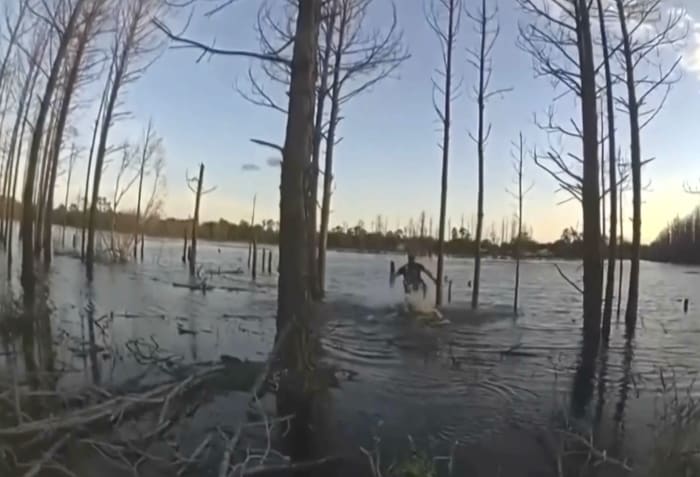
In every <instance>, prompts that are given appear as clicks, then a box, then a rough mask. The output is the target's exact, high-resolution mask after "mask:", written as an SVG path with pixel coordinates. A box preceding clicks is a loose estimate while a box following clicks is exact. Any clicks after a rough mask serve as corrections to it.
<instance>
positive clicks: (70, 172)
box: [61, 145, 77, 248]
mask: <svg viewBox="0 0 700 477" xmlns="http://www.w3.org/2000/svg"><path fill="white" fill-rule="evenodd" d="M76 154H77V151H76V150H75V145H73V148H72V150H71V157H70V159H69V161H70V162H69V164H68V179H67V180H66V199H65V201H64V202H63V209H64V211H63V230H62V231H61V247H63V248H65V247H66V226H67V225H68V199H69V196H70V180H71V178H72V176H73V165H74V163H75V162H74V161H75V157H76Z"/></svg>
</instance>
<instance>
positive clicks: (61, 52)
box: [21, 0, 85, 300]
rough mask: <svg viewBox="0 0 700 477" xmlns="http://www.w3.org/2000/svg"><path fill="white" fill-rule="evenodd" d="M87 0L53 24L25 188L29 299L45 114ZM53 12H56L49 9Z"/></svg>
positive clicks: (77, 0)
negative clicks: (54, 37) (54, 38)
mask: <svg viewBox="0 0 700 477" xmlns="http://www.w3.org/2000/svg"><path fill="white" fill-rule="evenodd" d="M84 4H85V0H75V3H74V4H72V5H68V6H69V7H70V8H69V10H68V11H69V13H68V21H67V22H66V26H65V28H61V27H59V26H58V25H57V23H56V22H55V21H54V22H52V25H51V26H52V27H53V28H54V29H56V30H58V31H57V34H58V48H57V51H56V54H55V55H54V57H53V59H52V64H51V70H50V72H49V76H48V79H47V81H46V87H45V89H44V94H43V96H42V99H41V103H40V104H39V113H38V116H37V120H36V123H35V124H34V132H33V134H32V142H31V146H30V149H29V157H28V158H27V173H26V176H25V181H24V182H25V183H24V192H23V194H22V279H21V281H22V286H23V288H24V290H25V293H26V294H27V299H28V300H32V299H33V296H34V281H35V280H34V254H33V250H32V238H33V237H34V208H33V206H32V197H33V195H34V179H35V175H36V166H37V162H38V160H39V147H40V145H41V141H42V137H43V133H44V123H45V122H46V116H47V114H48V112H49V108H50V106H51V101H52V99H53V96H54V89H55V88H56V83H57V81H58V77H59V74H60V72H61V68H62V66H63V60H64V58H65V56H66V51H67V50H68V43H69V42H70V40H71V38H72V37H73V35H74V33H75V29H76V27H77V25H78V20H79V18H80V15H81V10H82V7H83V6H84ZM47 14H48V15H52V14H53V12H47Z"/></svg>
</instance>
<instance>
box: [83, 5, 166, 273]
mask: <svg viewBox="0 0 700 477" xmlns="http://www.w3.org/2000/svg"><path fill="white" fill-rule="evenodd" d="M165 7H166V3H164V2H162V1H161V0H122V1H121V2H119V4H118V7H117V8H118V10H117V12H116V13H115V17H116V20H115V26H114V38H113V41H112V45H111V50H110V52H111V66H110V71H111V72H112V75H111V82H110V83H111V84H109V90H110V92H109V96H108V97H107V101H106V103H105V107H104V116H103V117H102V125H101V130H100V139H99V143H98V146H97V155H96V157H95V175H94V179H93V184H92V201H91V204H90V214H89V218H88V219H89V220H88V238H87V250H86V262H87V267H88V274H89V275H90V274H91V273H92V267H93V261H94V254H95V217H96V213H97V203H98V200H99V193H100V181H101V179H102V170H103V166H104V161H105V156H106V154H107V141H108V137H109V131H110V128H111V127H112V125H113V123H114V121H115V120H116V119H117V118H118V116H119V113H118V112H117V111H116V108H117V100H118V98H119V93H120V92H121V90H122V88H123V87H125V86H127V85H128V84H129V83H132V82H134V81H136V80H137V79H138V78H139V77H140V76H141V74H142V73H143V72H144V71H145V69H146V68H147V67H148V66H149V65H150V63H149V62H145V63H144V61H145V60H150V57H152V56H153V54H154V53H155V52H156V51H157V50H158V49H160V47H161V41H160V40H159V38H158V37H157V36H156V35H155V33H156V25H154V23H153V22H152V20H153V18H154V17H156V16H157V15H159V14H162V13H163V10H164V9H165Z"/></svg>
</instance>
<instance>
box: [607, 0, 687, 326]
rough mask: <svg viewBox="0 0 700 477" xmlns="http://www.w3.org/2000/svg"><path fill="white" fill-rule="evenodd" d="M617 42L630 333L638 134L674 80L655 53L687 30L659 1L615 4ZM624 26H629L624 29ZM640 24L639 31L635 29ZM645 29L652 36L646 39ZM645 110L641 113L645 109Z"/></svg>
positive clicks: (637, 233)
mask: <svg viewBox="0 0 700 477" xmlns="http://www.w3.org/2000/svg"><path fill="white" fill-rule="evenodd" d="M615 7H616V8H617V16H618V20H619V27H620V35H621V38H622V50H621V51H622V58H623V64H624V79H625V84H626V86H627V96H626V97H624V98H621V99H620V104H621V105H622V107H623V109H624V110H626V111H627V112H628V114H629V121H630V126H629V131H630V169H631V173H632V257H631V261H630V276H629V289H628V291H627V308H626V310H625V326H626V329H627V332H628V333H632V332H633V331H634V329H635V327H636V324H637V303H638V300H639V260H640V251H641V237H642V165H643V163H644V161H643V160H642V150H641V134H640V133H641V130H642V129H643V128H644V126H646V125H647V124H649V122H650V121H651V120H652V119H653V118H654V117H655V116H656V115H657V113H658V112H659V111H660V110H661V108H662V107H663V104H664V102H665V99H666V97H667V95H668V92H669V91H670V88H671V85H672V84H673V83H675V81H677V78H674V72H675V71H676V69H677V67H678V65H679V64H680V60H681V58H680V56H678V58H677V59H676V60H675V61H673V62H672V63H671V65H670V66H664V64H663V60H662V59H661V57H662V55H660V50H661V49H663V48H667V47H673V46H674V45H677V44H679V43H681V41H682V40H683V38H685V36H686V35H687V30H685V29H683V28H681V26H682V21H683V19H684V16H685V13H684V12H683V11H682V10H680V9H667V8H665V7H664V5H663V2H662V1H661V0H641V1H640V0H615ZM629 23H632V24H634V25H635V26H634V27H633V28H632V29H630V28H629ZM640 25H644V26H645V28H640ZM647 28H651V29H652V31H653V32H654V33H653V34H651V35H649V34H648V30H647ZM650 66H651V68H652V69H654V70H658V76H656V77H650V76H649V75H648V74H647V72H646V70H644V73H643V74H642V75H640V76H639V77H636V76H635V75H636V72H637V70H638V69H642V68H649V67H650ZM657 90H661V94H662V95H663V96H662V98H661V101H660V104H659V105H658V106H656V107H652V108H649V106H648V100H649V99H650V96H651V95H652V94H654V93H655V92H656V91H657ZM645 106H646V108H645Z"/></svg>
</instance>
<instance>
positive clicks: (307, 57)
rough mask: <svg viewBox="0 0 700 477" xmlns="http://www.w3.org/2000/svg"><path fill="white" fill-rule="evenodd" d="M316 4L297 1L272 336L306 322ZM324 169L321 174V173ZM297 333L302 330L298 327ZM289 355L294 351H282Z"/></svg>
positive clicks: (291, 347)
mask: <svg viewBox="0 0 700 477" xmlns="http://www.w3.org/2000/svg"><path fill="white" fill-rule="evenodd" d="M320 9H321V2H320V1H319V0H299V9H298V13H297V19H296V35H295V41H294V49H293V56H292V68H291V78H290V88H289V107H288V109H287V110H288V111H289V113H288V115H287V127H286V132H285V142H284V148H283V155H282V157H283V159H282V172H281V185H280V189H281V200H280V236H279V242H280V258H279V269H280V275H279V281H278V294H277V296H278V298H277V332H278V335H277V336H278V337H279V336H280V333H281V332H282V331H283V330H284V329H285V328H286V326H287V325H290V326H291V325H292V324H295V326H300V327H303V326H304V323H307V322H308V320H309V316H308V313H309V310H308V289H307V286H308V276H307V270H306V266H307V265H308V263H309V262H308V259H307V257H306V254H307V252H308V242H307V236H306V235H307V231H308V226H307V224H306V223H305V218H304V206H305V200H304V199H305V194H304V189H305V187H304V185H305V184H304V183H305V181H304V175H305V171H306V170H307V168H308V167H309V162H310V161H309V159H310V156H311V152H312V148H313V146H312V136H313V112H314V86H315V84H316V54H317V49H318V44H317V39H318V26H319V21H320ZM328 173H329V169H326V174H328ZM302 329H303V328H302ZM284 348H285V349H287V350H289V351H288V352H287V353H286V354H288V355H291V356H293V355H295V354H296V353H295V351H299V350H298V349H297V346H294V345H293V344H292V343H289V344H288V345H287V346H284Z"/></svg>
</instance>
